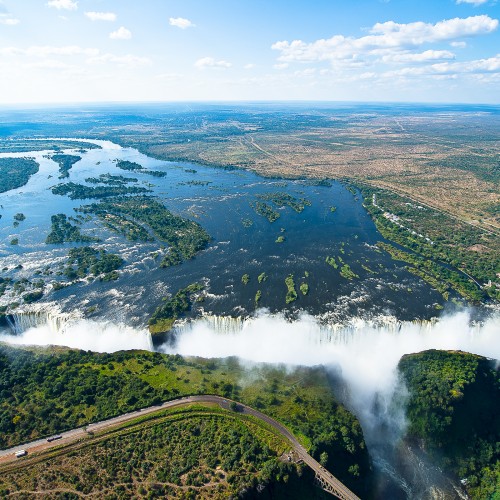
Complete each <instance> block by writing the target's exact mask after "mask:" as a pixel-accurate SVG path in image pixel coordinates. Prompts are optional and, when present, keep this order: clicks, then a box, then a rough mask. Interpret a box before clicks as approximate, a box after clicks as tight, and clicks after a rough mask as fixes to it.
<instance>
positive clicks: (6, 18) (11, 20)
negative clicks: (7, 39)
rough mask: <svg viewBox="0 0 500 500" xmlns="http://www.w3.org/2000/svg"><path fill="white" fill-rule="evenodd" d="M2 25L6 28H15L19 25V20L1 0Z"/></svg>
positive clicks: (0, 14) (0, 22)
mask: <svg viewBox="0 0 500 500" xmlns="http://www.w3.org/2000/svg"><path fill="white" fill-rule="evenodd" d="M0 24H3V25H5V26H15V25H16V24H19V19H16V18H15V17H12V15H11V14H10V12H9V11H8V9H7V7H5V5H4V3H3V2H2V1H1V0H0Z"/></svg>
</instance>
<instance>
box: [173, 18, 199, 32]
mask: <svg viewBox="0 0 500 500" xmlns="http://www.w3.org/2000/svg"><path fill="white" fill-rule="evenodd" d="M168 23H169V24H170V26H175V27H177V28H180V29H182V30H185V29H186V28H194V27H195V26H196V24H193V23H192V22H191V21H190V20H189V19H185V18H183V17H171V18H170V19H169V20H168Z"/></svg>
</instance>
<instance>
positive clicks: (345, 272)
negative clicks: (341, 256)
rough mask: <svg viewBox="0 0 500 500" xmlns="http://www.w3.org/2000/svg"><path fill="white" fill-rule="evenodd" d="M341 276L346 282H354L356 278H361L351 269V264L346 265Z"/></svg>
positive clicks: (341, 269) (341, 271) (341, 270)
mask: <svg viewBox="0 0 500 500" xmlns="http://www.w3.org/2000/svg"><path fill="white" fill-rule="evenodd" d="M340 276H342V278H345V279H346V280H352V279H354V278H359V276H358V275H357V274H356V273H355V272H354V271H353V270H352V269H351V266H349V264H345V263H344V265H343V266H342V267H341V268H340Z"/></svg>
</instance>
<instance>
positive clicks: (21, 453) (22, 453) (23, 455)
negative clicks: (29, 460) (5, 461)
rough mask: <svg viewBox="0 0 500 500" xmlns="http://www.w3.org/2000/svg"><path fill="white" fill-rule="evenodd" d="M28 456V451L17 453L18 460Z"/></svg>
mask: <svg viewBox="0 0 500 500" xmlns="http://www.w3.org/2000/svg"><path fill="white" fill-rule="evenodd" d="M27 454H28V452H27V451H26V450H19V451H16V453H15V455H16V458H21V457H25V456H26V455H27Z"/></svg>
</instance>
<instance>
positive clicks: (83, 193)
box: [52, 182, 149, 200]
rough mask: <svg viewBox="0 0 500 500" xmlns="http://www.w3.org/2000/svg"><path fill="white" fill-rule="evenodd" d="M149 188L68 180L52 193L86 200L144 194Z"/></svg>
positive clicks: (54, 188)
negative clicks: (90, 184)
mask: <svg viewBox="0 0 500 500" xmlns="http://www.w3.org/2000/svg"><path fill="white" fill-rule="evenodd" d="M148 192H149V189H146V188H143V187H137V186H125V185H115V186H108V185H106V186H99V185H98V186H95V187H92V186H85V185H83V184H75V183H74V182H67V183H65V184H58V185H57V186H54V187H53V188H52V193H53V194H57V195H60V196H69V198H71V199H72V200H85V199H91V198H94V199H100V198H111V197H113V196H121V195H125V194H127V195H128V194H143V193H148Z"/></svg>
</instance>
